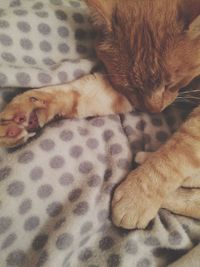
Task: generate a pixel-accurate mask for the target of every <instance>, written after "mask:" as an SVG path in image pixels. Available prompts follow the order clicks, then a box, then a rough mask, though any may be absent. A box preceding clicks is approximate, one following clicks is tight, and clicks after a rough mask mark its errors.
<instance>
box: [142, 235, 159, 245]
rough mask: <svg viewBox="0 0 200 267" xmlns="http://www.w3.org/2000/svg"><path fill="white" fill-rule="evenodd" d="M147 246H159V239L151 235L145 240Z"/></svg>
mask: <svg viewBox="0 0 200 267" xmlns="http://www.w3.org/2000/svg"><path fill="white" fill-rule="evenodd" d="M144 243H145V244H146V245H147V246H159V245H160V242H159V240H158V239H157V238H156V237H154V236H149V237H147V239H146V240H145V242H144Z"/></svg>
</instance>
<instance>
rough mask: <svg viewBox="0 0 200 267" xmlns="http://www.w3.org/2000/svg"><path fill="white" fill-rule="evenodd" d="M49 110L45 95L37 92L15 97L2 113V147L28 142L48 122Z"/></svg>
mask: <svg viewBox="0 0 200 267" xmlns="http://www.w3.org/2000/svg"><path fill="white" fill-rule="evenodd" d="M47 110H48V105H47V101H46V100H45V95H44V94H41V93H38V92H37V91H32V92H31V91H30V92H27V93H24V94H21V95H19V96H17V97H15V98H14V99H13V100H12V101H11V102H10V103H9V104H8V105H7V106H6V107H5V109H4V110H3V111H2V112H1V113H0V146H3V147H13V146H16V145H19V144H22V143H24V142H26V140H27V139H28V138H29V137H31V136H33V133H35V132H36V131H37V129H38V128H39V127H41V126H43V125H44V124H45V123H46V122H47V117H48V116H47Z"/></svg>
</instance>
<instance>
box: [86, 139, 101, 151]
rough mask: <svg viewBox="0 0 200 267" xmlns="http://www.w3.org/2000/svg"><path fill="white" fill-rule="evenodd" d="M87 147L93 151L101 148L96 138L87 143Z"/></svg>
mask: <svg viewBox="0 0 200 267" xmlns="http://www.w3.org/2000/svg"><path fill="white" fill-rule="evenodd" d="M86 144H87V146H88V147H89V148H91V149H95V148H97V147H98V146H99V142H98V140H97V139H95V138H89V139H88V140H87V142H86Z"/></svg>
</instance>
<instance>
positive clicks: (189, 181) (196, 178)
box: [135, 151, 200, 188]
mask: <svg viewBox="0 0 200 267" xmlns="http://www.w3.org/2000/svg"><path fill="white" fill-rule="evenodd" d="M152 156H153V152H145V151H140V152H138V153H137V154H136V156H135V162H136V163H138V164H143V163H144V162H145V161H146V160H147V159H148V157H152ZM181 186H182V187H186V188H200V171H198V172H197V173H194V174H193V175H191V176H190V177H187V178H186V179H185V180H184V181H183V183H182V184H181Z"/></svg>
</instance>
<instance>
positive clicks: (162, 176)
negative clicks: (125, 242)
mask: <svg viewBox="0 0 200 267" xmlns="http://www.w3.org/2000/svg"><path fill="white" fill-rule="evenodd" d="M199 132H200V107H198V108H196V109H195V110H194V111H193V112H192V113H191V114H190V116H189V117H188V119H187V120H186V122H185V123H183V125H182V126H181V127H180V129H179V131H178V132H176V133H175V134H174V135H173V136H172V137H171V138H170V139H169V141H168V142H166V144H164V145H163V146H162V147H161V148H160V149H159V150H158V151H156V152H154V153H153V155H152V156H151V157H148V158H147V159H146V161H145V163H144V164H142V165H141V166H139V167H138V168H137V169H136V170H134V171H132V172H131V173H130V174H129V175H128V177H127V178H126V179H125V180H124V181H123V182H122V183H121V184H120V185H119V186H118V187H117V189H116V190H115V192H114V196H113V200H112V219H113V222H114V223H115V224H116V225H117V226H121V227H124V228H127V229H132V228H145V227H146V226H147V225H148V223H149V222H150V220H152V219H153V218H154V217H155V216H156V214H157V212H158V210H159V208H160V207H161V206H162V203H163V202H164V201H165V199H166V197H167V196H168V195H170V194H171V193H173V192H174V191H175V190H176V189H177V188H178V187H180V186H181V184H182V183H183V181H184V180H185V179H186V177H189V176H191V175H193V174H195V173H197V171H199V170H200V135H199Z"/></svg>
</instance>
